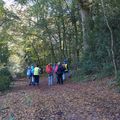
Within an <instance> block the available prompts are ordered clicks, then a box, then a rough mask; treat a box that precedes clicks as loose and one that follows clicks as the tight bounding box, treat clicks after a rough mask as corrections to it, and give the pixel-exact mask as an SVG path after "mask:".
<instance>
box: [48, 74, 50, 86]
mask: <svg viewBox="0 0 120 120" xmlns="http://www.w3.org/2000/svg"><path fill="white" fill-rule="evenodd" d="M48 85H49V86H50V75H48Z"/></svg>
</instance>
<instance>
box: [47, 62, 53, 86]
mask: <svg viewBox="0 0 120 120" xmlns="http://www.w3.org/2000/svg"><path fill="white" fill-rule="evenodd" d="M46 72H47V74H48V86H51V85H53V68H52V65H51V64H48V65H47V66H46Z"/></svg>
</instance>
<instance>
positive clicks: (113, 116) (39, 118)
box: [0, 78, 120, 120]
mask: <svg viewBox="0 0 120 120" xmlns="http://www.w3.org/2000/svg"><path fill="white" fill-rule="evenodd" d="M109 80H110V79H103V80H99V81H91V82H86V83H78V84H76V83H71V82H65V84H64V85H53V86H52V87H48V85H47V79H46V78H44V79H42V80H41V82H40V85H39V87H37V86H36V87H32V86H28V85H27V82H26V80H25V79H20V80H17V81H16V82H15V83H14V88H13V90H11V91H10V92H9V93H7V94H6V95H3V96H0V120H120V94H119V93H115V92H114V91H113V90H111V89H110V88H109V87H108V86H107V83H108V82H109Z"/></svg>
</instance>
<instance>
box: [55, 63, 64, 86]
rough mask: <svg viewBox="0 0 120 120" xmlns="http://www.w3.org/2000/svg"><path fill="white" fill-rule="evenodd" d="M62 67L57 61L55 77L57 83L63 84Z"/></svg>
mask: <svg viewBox="0 0 120 120" xmlns="http://www.w3.org/2000/svg"><path fill="white" fill-rule="evenodd" d="M64 70H65V69H64V67H63V66H62V64H61V63H60V62H58V69H57V72H56V74H57V79H58V84H63V77H62V76H63V73H64Z"/></svg>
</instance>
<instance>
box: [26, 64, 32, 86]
mask: <svg viewBox="0 0 120 120" xmlns="http://www.w3.org/2000/svg"><path fill="white" fill-rule="evenodd" d="M31 79H32V76H31V68H30V67H29V66H28V68H27V80H28V82H29V85H30V84H32V80H31Z"/></svg>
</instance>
